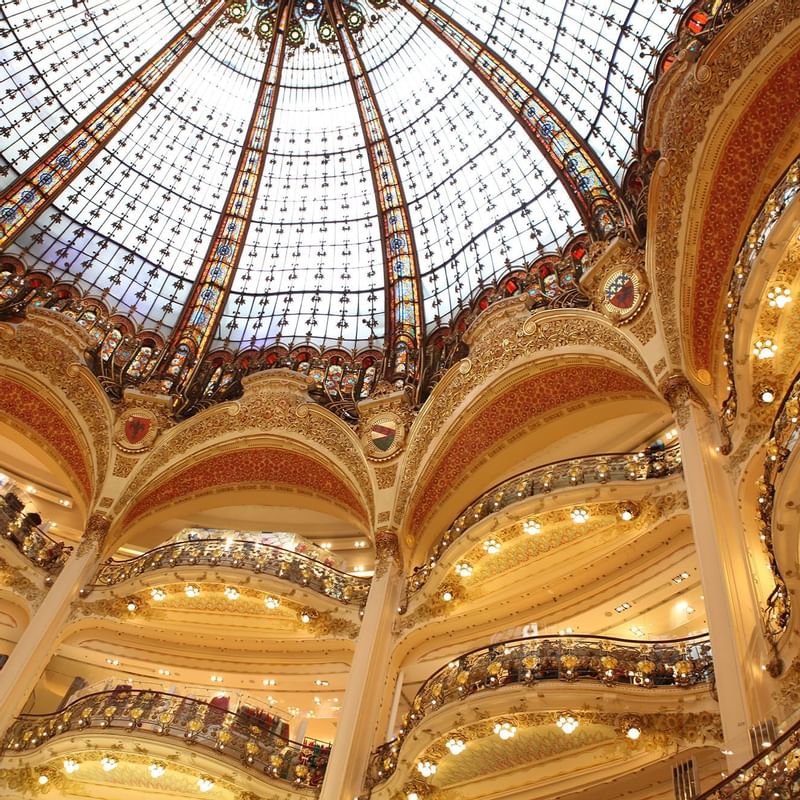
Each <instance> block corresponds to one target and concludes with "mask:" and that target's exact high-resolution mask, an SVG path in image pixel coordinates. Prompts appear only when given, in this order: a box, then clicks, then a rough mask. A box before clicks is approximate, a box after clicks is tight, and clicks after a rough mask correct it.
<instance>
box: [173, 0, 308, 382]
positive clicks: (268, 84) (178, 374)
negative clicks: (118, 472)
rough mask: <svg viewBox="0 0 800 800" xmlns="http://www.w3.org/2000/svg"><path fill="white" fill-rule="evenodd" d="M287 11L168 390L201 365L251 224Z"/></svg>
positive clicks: (281, 15)
mask: <svg viewBox="0 0 800 800" xmlns="http://www.w3.org/2000/svg"><path fill="white" fill-rule="evenodd" d="M291 7H292V3H291V0H283V3H282V5H279V6H278V10H277V12H276V25H275V27H274V32H273V34H272V38H271V40H270V44H269V53H268V55H267V58H266V59H265V61H264V71H263V73H262V76H261V83H260V85H259V88H258V97H257V99H256V102H255V105H254V107H253V113H252V116H251V118H250V123H249V125H248V127H247V133H246V134H245V141H244V144H243V146H242V149H241V152H240V154H239V161H238V163H237V165H236V170H235V172H234V173H233V178H232V179H231V182H230V188H229V189H228V194H227V197H226V198H225V202H224V204H223V211H222V214H220V217H219V219H218V221H217V225H216V227H215V229H214V234H213V235H212V237H211V241H210V242H209V246H208V250H207V251H206V255H205V258H204V259H203V265H202V267H201V268H200V271H199V272H198V276H197V280H196V281H195V283H194V286H193V287H192V291H191V294H190V297H189V301H188V302H187V303H186V305H185V306H184V307H183V310H182V311H181V316H180V319H179V320H178V324H177V325H176V326H175V330H174V332H173V336H172V341H171V346H170V348H169V349H168V350H165V354H166V359H171V363H170V364H169V365H168V366H167V369H166V376H165V379H166V380H168V381H170V383H171V386H170V387H169V388H170V389H180V388H183V387H184V386H185V385H186V384H187V383H188V382H189V381H190V379H191V377H192V375H194V372H195V371H196V369H197V367H198V366H199V365H200V362H201V361H202V358H203V355H204V354H205V352H206V351H207V350H208V346H209V344H210V343H211V341H212V337H213V335H214V332H215V330H216V327H217V324H218V322H219V319H220V317H221V315H222V311H223V308H224V306H225V301H226V299H227V296H228V293H229V292H230V288H231V283H232V281H233V277H234V275H235V274H236V269H237V267H238V265H239V261H240V260H241V257H242V251H243V248H244V243H245V240H246V239H247V232H248V230H249V228H250V225H251V223H252V221H253V215H252V211H253V206H254V204H255V199H256V192H257V191H258V187H259V185H260V183H261V177H262V175H263V173H264V166H265V163H266V160H267V151H268V149H269V141H270V137H271V135H272V125H273V122H274V120H275V108H276V106H277V99H278V95H279V93H280V80H281V70H282V67H283V61H284V55H285V51H286V39H287V36H286V32H287V27H288V22H289V14H290V11H291ZM166 359H165V361H164V363H166ZM164 388H165V389H166V388H167V387H166V386H165V387H164Z"/></svg>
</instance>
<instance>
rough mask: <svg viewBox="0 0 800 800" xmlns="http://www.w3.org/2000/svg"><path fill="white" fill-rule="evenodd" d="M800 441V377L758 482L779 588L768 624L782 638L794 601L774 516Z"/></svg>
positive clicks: (763, 530)
mask: <svg viewBox="0 0 800 800" xmlns="http://www.w3.org/2000/svg"><path fill="white" fill-rule="evenodd" d="M798 439H800V375H798V376H797V377H796V378H795V380H794V383H793V384H792V386H791V387H790V388H789V391H788V392H787V393H786V395H785V397H784V400H783V402H782V403H781V406H780V408H779V409H778V413H777V415H776V417H775V421H774V422H773V424H772V430H771V431H770V437H769V439H768V441H767V452H766V456H765V458H764V473H763V474H762V476H761V477H760V478H759V479H758V525H759V530H760V537H761V541H762V542H763V543H764V547H765V548H766V550H767V555H768V557H769V566H770V570H771V571H772V576H773V579H774V581H775V587H774V589H773V590H772V592H771V594H770V596H769V598H768V599H767V604H766V609H765V610H764V621H765V624H766V628H767V633H768V634H769V635H770V636H771V637H773V638H777V637H779V636H780V635H781V634H782V633H783V632H784V631H785V630H786V628H787V627H788V625H789V616H790V614H791V601H790V598H789V590H788V587H787V586H786V581H785V580H784V578H783V575H782V574H781V571H780V568H779V566H778V561H777V559H776V557H775V544H774V541H773V525H772V522H773V520H772V516H773V511H774V503H775V482H776V481H777V479H778V475H779V474H780V473H781V471H782V470H783V468H784V467H785V466H786V462H787V461H788V459H789V456H790V455H791V454H792V452H794V449H795V447H796V446H797V442H798Z"/></svg>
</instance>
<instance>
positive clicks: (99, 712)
mask: <svg viewBox="0 0 800 800" xmlns="http://www.w3.org/2000/svg"><path fill="white" fill-rule="evenodd" d="M121 731H122V732H124V733H125V735H126V737H128V738H129V739H132V740H133V741H134V742H139V745H140V746H139V748H138V752H139V753H141V752H148V753H150V752H152V747H151V745H153V744H154V742H155V741H157V740H158V739H159V738H162V737H163V738H164V739H167V740H169V747H170V748H171V749H172V751H173V753H172V759H171V760H170V759H168V758H163V757H162V758H152V759H150V762H149V763H148V764H147V770H148V772H149V776H150V778H149V782H150V783H152V784H153V785H152V789H153V791H156V790H157V786H158V785H159V781H160V779H162V777H163V776H164V775H165V773H167V772H170V771H172V770H176V769H179V765H180V763H181V762H184V761H186V760H187V758H186V756H187V755H188V753H186V755H184V756H181V755H180V753H181V752H185V750H186V748H187V745H191V746H192V749H193V750H194V749H196V748H199V749H200V750H201V751H203V752H204V754H205V756H206V757H208V756H210V757H211V760H212V761H213V762H219V765H220V767H221V768H222V769H224V768H225V766H226V765H227V767H228V770H226V772H228V779H229V780H230V775H229V772H230V770H229V768H230V766H238V767H241V768H243V769H245V770H246V771H248V772H251V773H253V774H255V775H257V776H258V778H259V780H261V781H264V780H266V781H267V782H270V783H272V782H278V783H281V784H283V785H284V786H286V785H287V784H288V785H290V786H291V787H293V788H296V789H301V790H302V789H311V790H314V789H316V788H318V787H319V786H320V784H321V783H322V779H323V777H324V775H325V769H326V766H327V762H328V753H329V749H330V748H329V746H328V745H327V744H325V743H323V742H316V741H313V740H305V741H304V742H302V743H301V742H294V741H292V740H290V739H289V738H287V735H286V733H287V728H286V725H285V723H284V722H283V721H282V720H281V719H280V718H277V717H271V716H269V715H266V714H260V713H258V712H257V711H256V710H255V709H254V710H252V712H251V713H242V712H241V711H239V712H231V711H229V710H228V709H227V705H226V703H224V702H222V703H220V702H216V701H214V702H211V703H209V702H204V701H200V700H196V699H194V698H190V697H184V696H180V695H176V694H168V693H165V692H157V691H150V690H137V689H132V688H131V687H129V686H125V685H120V686H118V687H117V688H116V689H114V690H113V691H103V692H96V693H92V694H87V695H84V696H82V697H78V698H77V699H76V700H74V701H73V702H71V703H70V704H69V705H67V706H66V707H65V708H63V709H61V710H60V711H56V712H54V713H52V714H42V715H34V714H26V715H23V716H21V717H19V718H18V719H17V721H16V722H15V723H14V724H13V725H12V727H11V728H10V729H9V731H8V733H7V734H6V737H5V740H4V742H3V754H4V756H6V757H10V756H20V757H25V756H26V755H27V754H30V753H32V752H33V751H41V750H42V749H43V748H45V747H47V748H48V750H49V751H55V750H58V756H57V758H55V759H52V760H53V761H54V764H52V765H51V764H46V765H40V766H39V767H38V769H39V771H40V773H41V774H44V775H48V776H52V777H55V775H58V776H59V777H61V776H63V775H64V774H66V777H67V778H69V777H70V776H73V775H74V776H75V777H76V778H78V777H80V775H76V773H78V772H79V770H81V768H84V769H85V770H86V771H89V770H90V769H91V768H92V766H94V767H97V766H100V767H101V768H102V770H103V771H105V772H109V773H110V772H112V771H113V770H114V769H115V768H116V767H117V765H118V764H120V763H122V762H124V761H126V759H127V758H128V751H127V749H126V748H124V747H123V748H120V747H118V746H116V744H115V739H116V738H118V736H117V735H118V734H119V732H121ZM90 743H91V745H90ZM87 745H90V746H89V751H90V752H86V748H87ZM175 748H177V751H176V750H175ZM134 750H136V748H134ZM48 755H49V756H50V757H51V758H52V752H48ZM192 760H193V759H192ZM98 762H99V764H98ZM141 771H142V772H144V768H142V770H141ZM208 772H209V770H206V772H204V773H202V774H201V775H200V776H199V777H198V786H199V788H200V790H201V791H203V792H205V791H209V790H210V788H212V787H213V786H214V785H215V782H216V781H215V779H214V778H213V777H211V776H210V775H209V774H208ZM217 780H219V779H217ZM201 781H205V783H204V784H202V785H201V784H200V782H201ZM46 782H47V781H45V783H46ZM162 782H169V778H168V777H167V778H165V779H164V781H162ZM204 785H205V786H207V787H208V788H206V789H204V788H203V786H204Z"/></svg>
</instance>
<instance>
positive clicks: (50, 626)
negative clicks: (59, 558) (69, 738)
mask: <svg viewBox="0 0 800 800" xmlns="http://www.w3.org/2000/svg"><path fill="white" fill-rule="evenodd" d="M109 525H110V521H109V520H108V518H107V517H105V516H103V515H101V514H93V515H92V516H91V517H90V518H89V521H88V523H87V526H86V531H85V532H84V535H83V538H82V539H81V542H80V544H79V545H78V547H77V549H76V550H75V551H74V552H73V553H72V554H71V555H70V557H69V558H68V559H67V562H66V563H65V564H64V567H63V569H62V570H61V572H60V573H59V575H58V577H57V578H56V580H55V582H54V583H53V585H52V586H51V587H50V590H49V591H48V592H47V594H46V595H45V598H44V600H43V602H42V604H41V605H40V606H39V608H38V609H37V611H36V613H35V614H34V615H33V619H32V620H31V621H30V624H29V625H28V627H27V628H26V629H25V631H24V632H23V634H22V636H21V637H20V639H19V641H18V642H17V644H16V646H15V647H14V649H13V650H12V651H11V655H10V656H9V659H8V661H6V663H5V665H4V667H3V669H2V670H0V735H2V734H3V733H4V732H5V731H6V730H7V729H8V727H9V725H10V724H11V723H12V722H13V721H14V718H15V717H16V716H17V715H18V714H20V713H21V712H22V709H23V708H24V707H25V703H26V702H27V701H28V697H29V696H30V694H31V692H32V691H33V689H34V688H35V686H36V684H37V683H38V682H39V679H40V678H41V676H42V673H43V672H44V670H45V669H46V668H47V665H48V664H49V663H50V659H51V658H52V656H53V654H54V653H55V651H56V649H57V647H58V644H59V640H60V636H61V632H62V629H63V628H64V625H65V624H66V622H67V619H68V617H69V613H70V610H71V607H72V601H73V600H74V599H75V597H76V596H77V594H78V592H79V590H80V589H81V587H82V586H84V585H85V584H86V582H87V581H88V580H90V579H91V576H92V575H93V574H94V571H95V570H96V569H97V564H98V560H99V553H100V550H101V548H102V546H103V541H104V539H105V536H106V533H107V532H108V528H109Z"/></svg>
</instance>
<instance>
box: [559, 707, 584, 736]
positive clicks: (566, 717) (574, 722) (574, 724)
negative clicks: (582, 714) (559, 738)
mask: <svg viewBox="0 0 800 800" xmlns="http://www.w3.org/2000/svg"><path fill="white" fill-rule="evenodd" d="M556 725H558V727H559V728H561V730H562V731H563V732H564V733H566V734H567V736H569V735H570V734H571V733H575V731H576V730H577V729H578V725H580V722H579V721H578V719H577V718H576V717H575V716H573V715H572V714H570V713H569V712H566V713H564V714H562V715H561V716H560V717H559V718H558V719H557V720H556Z"/></svg>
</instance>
